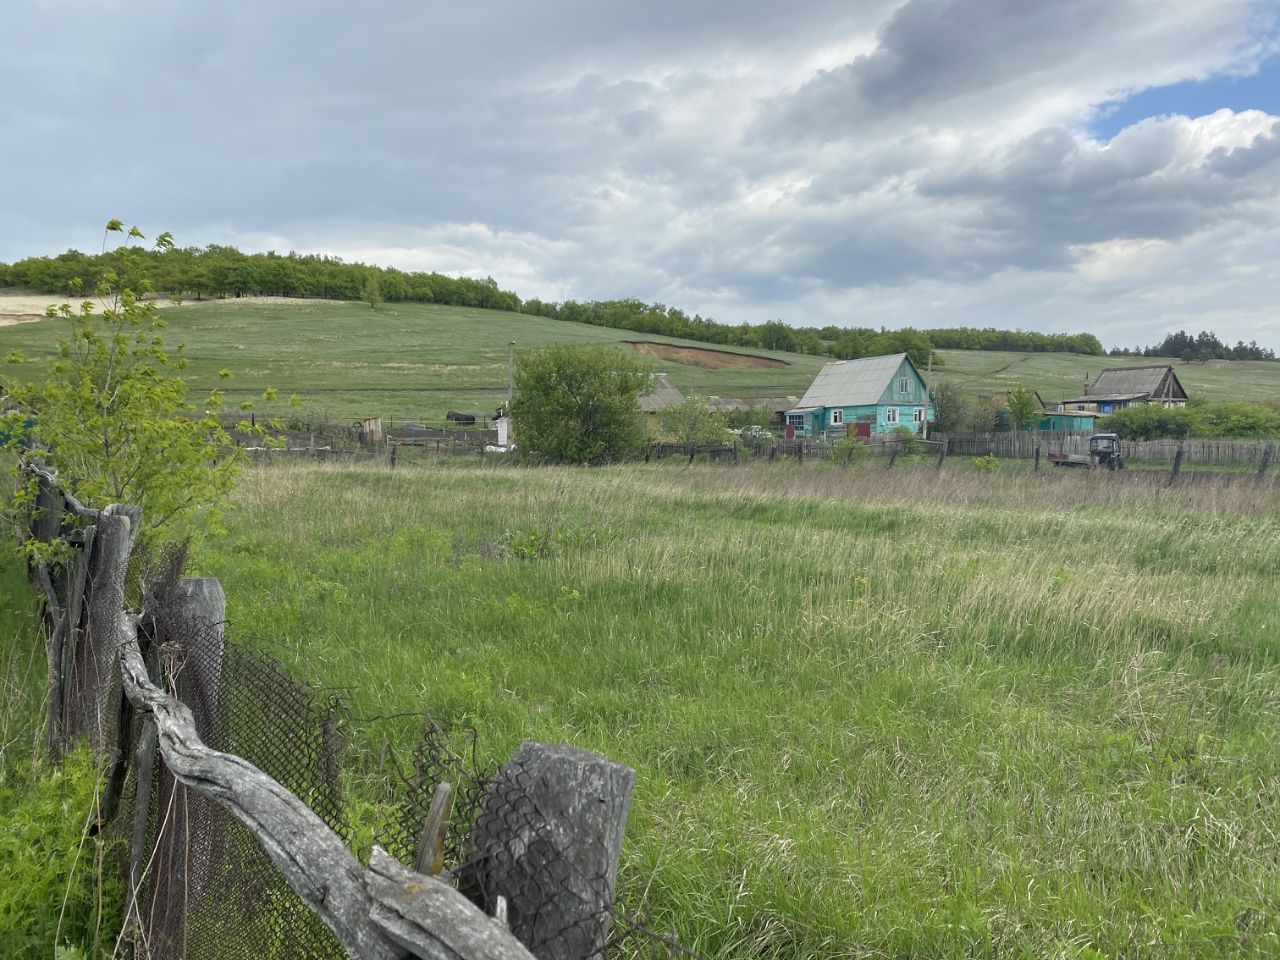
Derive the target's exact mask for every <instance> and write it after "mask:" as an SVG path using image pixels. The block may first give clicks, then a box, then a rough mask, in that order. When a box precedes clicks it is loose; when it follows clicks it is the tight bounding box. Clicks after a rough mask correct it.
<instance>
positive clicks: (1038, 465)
mask: <svg viewBox="0 0 1280 960" xmlns="http://www.w3.org/2000/svg"><path fill="white" fill-rule="evenodd" d="M1039 472H1040V444H1038V443H1037V444H1036V473H1039Z"/></svg>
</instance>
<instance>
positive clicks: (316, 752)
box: [111, 553, 691, 960]
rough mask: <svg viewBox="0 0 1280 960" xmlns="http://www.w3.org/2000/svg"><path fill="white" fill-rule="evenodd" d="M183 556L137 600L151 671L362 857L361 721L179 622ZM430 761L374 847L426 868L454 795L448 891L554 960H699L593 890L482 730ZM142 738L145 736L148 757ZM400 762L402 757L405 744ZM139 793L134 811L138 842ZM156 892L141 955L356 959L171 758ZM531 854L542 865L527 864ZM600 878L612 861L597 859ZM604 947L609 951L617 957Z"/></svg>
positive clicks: (146, 897) (450, 739) (157, 771)
mask: <svg viewBox="0 0 1280 960" xmlns="http://www.w3.org/2000/svg"><path fill="white" fill-rule="evenodd" d="M182 560H183V558H182V556H181V554H180V553H177V554H174V553H169V554H164V555H159V556H151V557H144V558H142V560H140V561H139V563H138V564H137V565H136V566H134V567H133V568H131V569H132V573H131V574H130V582H129V583H128V584H127V585H126V593H127V594H129V595H130V596H131V597H132V598H134V599H136V600H137V601H138V602H139V603H141V604H145V605H146V607H147V609H148V610H150V611H152V612H153V619H154V629H153V630H152V631H151V636H150V638H149V642H148V643H146V644H145V646H146V648H147V652H146V656H147V659H148V667H149V670H150V672H151V674H152V677H153V679H154V680H155V681H156V682H157V683H158V684H159V685H161V686H163V687H164V688H165V689H167V690H168V691H169V692H171V693H172V694H173V695H175V696H176V697H178V699H180V700H182V701H183V702H184V703H186V704H187V705H188V706H189V707H190V708H191V710H192V713H193V717H194V719H195V723H196V728H197V731H198V732H199V734H200V736H201V738H202V739H203V740H204V741H205V743H206V744H208V745H209V746H211V747H213V748H214V749H217V750H221V751H224V752H228V753H233V754H236V755H238V756H240V757H243V758H244V759H245V760H248V761H249V762H250V763H252V764H254V765H255V766H257V767H258V768H260V769H261V770H263V771H264V772H266V773H267V774H269V775H270V776H272V777H273V778H275V779H276V780H277V781H279V782H280V783H281V784H282V785H283V786H285V787H286V788H288V789H289V790H290V791H292V792H293V793H294V794H296V795H297V796H298V797H299V798H301V799H302V800H303V801H304V802H305V803H306V804H307V805H308V806H309V807H310V808H311V809H312V810H313V811H314V812H315V813H316V814H317V816H319V817H320V819H321V820H323V821H324V822H325V823H326V824H327V825H328V826H329V827H330V828H331V829H333V830H334V831H335V833H337V835H338V836H339V837H341V838H342V839H343V840H344V841H345V842H346V843H347V844H348V846H351V845H352V844H353V842H354V837H353V830H352V827H351V825H350V822H349V818H348V815H347V808H346V806H345V800H346V798H345V796H344V790H343V782H344V774H350V775H351V776H350V777H347V778H345V779H354V780H359V779H360V778H361V777H362V776H363V775H365V774H367V773H368V771H367V770H363V769H360V767H361V765H362V764H364V765H367V764H368V760H367V756H366V757H365V759H364V760H362V759H361V758H360V755H359V752H358V751H356V750H352V749H349V747H350V743H349V740H350V739H351V738H350V737H349V736H348V735H347V734H346V733H344V731H349V730H351V729H352V728H353V725H357V724H358V723H359V722H360V721H359V719H358V718H354V717H352V716H351V714H350V712H349V710H348V709H347V707H346V705H345V704H344V702H343V701H342V699H341V697H340V696H339V695H338V694H337V692H335V691H333V690H331V689H327V688H323V687H319V686H316V685H313V684H308V683H304V682H300V681H298V680H296V679H294V678H293V677H291V676H289V674H288V673H287V671H286V670H285V668H284V667H283V666H282V664H281V663H280V662H279V661H278V660H276V659H275V658H273V657H271V656H270V655H268V654H267V653H264V652H263V651H262V649H260V647H261V643H260V642H256V643H255V644H254V645H253V646H250V645H248V644H243V643H240V642H236V641H235V640H233V639H232V638H230V637H229V636H228V635H227V631H226V628H225V625H224V624H214V625H209V624H203V625H200V624H193V623H192V622H190V621H188V620H184V619H183V618H182V616H180V615H179V614H177V613H175V612H174V604H173V600H172V598H173V597H174V596H175V595H176V591H177V588H178V584H179V577H180V574H181V569H182ZM420 723H421V726H420V728H419V729H418V731H417V732H416V734H415V735H414V736H413V742H414V747H413V749H412V752H411V753H410V754H409V755H408V756H407V757H406V758H405V761H404V765H403V767H402V765H401V763H400V762H399V761H398V759H397V758H396V757H395V756H394V754H392V756H391V768H392V773H393V775H392V776H390V777H384V778H383V780H384V782H385V783H386V784H387V788H386V789H387V793H386V795H385V796H384V797H382V798H381V803H382V805H383V807H384V809H385V810H387V811H389V814H390V815H389V816H387V817H386V818H385V821H384V822H385V826H384V827H383V828H382V829H381V830H380V831H378V832H377V833H376V834H375V836H374V838H373V839H374V842H376V843H379V844H380V845H382V846H383V847H384V848H385V849H387V851H388V852H389V853H391V854H392V855H393V856H396V857H397V858H398V859H400V860H401V861H402V862H404V863H406V864H408V865H410V866H412V865H413V863H414V859H415V855H416V854H417V850H418V847H419V844H420V843H421V841H422V832H423V828H424V824H425V822H426V819H427V812H428V809H429V807H430V805H431V801H432V797H433V796H434V794H435V790H436V788H437V786H438V785H439V784H440V783H442V782H448V783H450V784H451V785H452V786H453V788H454V802H453V806H452V812H451V816H450V818H449V828H448V830H447V832H446V834H445V837H444V858H443V866H444V868H445V869H444V873H443V874H442V875H441V879H443V880H445V881H446V882H453V883H454V884H456V886H457V887H458V889H459V890H460V892H462V893H463V894H464V895H466V896H467V897H469V898H470V899H471V900H472V901H473V902H474V903H476V905H477V906H479V907H480V908H481V909H483V910H485V912H486V913H488V914H490V915H492V914H494V913H495V911H496V910H497V900H496V897H497V895H498V894H499V893H501V894H502V895H503V896H504V898H505V899H506V900H507V902H508V903H509V904H510V905H511V906H510V909H509V913H508V921H509V924H510V927H511V930H512V932H513V933H514V934H515V935H516V936H517V937H518V938H519V939H520V940H521V941H522V942H524V943H525V945H526V946H528V947H529V948H530V950H531V952H532V953H533V954H534V955H535V956H537V957H540V958H544V957H545V958H551V957H556V958H583V960H585V958H587V957H592V958H595V957H602V956H603V957H663V956H678V955H691V954H689V953H688V951H685V950H683V949H682V948H680V947H679V946H678V945H676V944H675V942H674V940H672V939H671V938H668V937H664V936H660V935H657V934H654V933H651V932H650V931H648V930H647V929H646V928H645V927H644V925H643V924H642V923H639V922H638V921H637V920H636V919H635V918H634V917H632V916H630V915H629V914H626V913H625V912H624V911H622V910H621V909H619V908H618V906H617V905H616V904H615V901H614V896H613V894H614V891H613V887H612V883H611V879H610V878H609V877H607V876H605V875H604V873H603V872H602V871H599V870H598V871H596V872H595V873H592V874H585V873H583V871H582V870H580V869H579V868H578V867H577V866H576V863H577V862H578V858H577V856H576V855H577V854H580V853H582V852H583V851H582V850H581V849H578V848H576V847H575V843H578V841H576V840H575V839H574V837H573V836H572V830H569V831H568V832H566V830H565V827H564V825H563V823H561V824H560V825H558V826H557V825H555V824H554V823H552V822H549V821H548V818H547V817H546V816H545V815H544V812H543V811H542V810H540V809H539V805H538V802H537V800H536V795H537V793H538V791H537V789H536V788H537V786H538V785H537V784H533V783H529V782H526V781H525V780H524V779H522V778H521V777H520V776H515V777H510V776H505V777H504V776H501V775H499V774H498V772H497V771H494V770H492V769H484V768H482V766H481V765H479V764H478V763H477V761H476V733H475V731H474V729H472V728H470V727H467V726H461V725H454V724H451V723H449V722H447V721H445V720H442V719H440V718H436V717H431V716H425V715H423V716H421V717H420ZM139 738H140V724H136V723H135V724H134V729H133V731H132V743H131V745H130V746H129V749H130V751H131V755H132V751H133V750H135V749H136V746H137V743H138V741H139ZM388 750H390V746H389V744H388ZM139 789H140V785H139V784H138V783H137V775H136V770H135V772H134V773H132V774H131V789H130V790H129V791H128V792H127V795H126V798H125V802H124V803H122V804H121V806H120V811H119V814H118V815H117V818H116V823H114V824H113V825H112V826H111V829H113V830H114V831H115V832H116V833H117V835H125V836H127V835H128V833H129V826H130V823H131V821H132V819H133V816H134V810H135V805H136V803H137V798H138V791H139ZM148 792H149V803H148V805H147V811H146V817H147V821H146V831H145V835H146V841H145V844H144V847H143V849H142V850H141V851H134V854H135V856H137V855H139V854H140V855H141V863H142V864H143V866H144V870H143V873H142V878H143V882H142V885H141V889H140V892H139V895H138V897H137V900H136V904H135V908H134V909H133V911H132V918H131V920H132V922H131V924H130V925H129V930H130V937H131V941H132V945H133V948H134V955H135V956H136V957H140V958H149V960H170V958H184V960H241V958H243V960H250V958H253V960H257V958H261V957H289V958H300V960H313V958H314V960H328V958H339V957H343V956H345V953H344V951H343V950H342V948H341V946H340V944H339V943H338V941H337V939H336V938H335V937H334V935H333V934H332V933H331V932H330V931H329V930H328V928H327V927H325V926H324V924H323V923H322V922H321V921H320V920H319V919H318V918H317V917H316V916H315V915H314V914H313V913H311V911H310V910H309V909H308V908H307V907H306V906H305V905H304V904H303V902H302V901H301V900H300V899H299V898H298V897H297V896H296V895H295V894H294V893H293V892H292V890H290V888H289V887H288V884H287V883H286V882H285V880H284V877H283V875H282V874H281V873H280V872H279V871H278V870H277V869H276V867H275V865H274V864H273V863H272V862H271V860H270V858H269V857H268V856H267V854H266V853H265V852H264V851H263V850H262V848H261V846H260V845H259V844H258V842H257V841H256V840H255V839H254V838H253V836H252V835H251V834H250V833H249V832H248V830H247V829H245V828H244V827H243V826H242V825H241V824H240V823H239V822H238V821H237V820H235V819H234V818H233V817H231V816H230V815H229V814H227V813H226V812H225V811H224V810H223V809H222V808H221V807H220V806H218V805H217V804H216V803H214V802H213V801H211V800H209V799H206V798H205V797H203V796H201V795H200V794H199V793H197V792H195V791H193V790H189V789H188V788H186V787H184V786H183V785H181V784H179V783H177V782H176V781H175V780H174V778H173V777H172V775H171V774H170V773H169V772H168V770H167V769H166V768H165V766H164V763H163V759H162V758H161V756H160V755H159V753H158V752H157V753H156V755H155V764H154V768H153V773H152V776H151V777H150V779H149V791H148V790H146V789H145V788H144V789H143V793H144V795H145V794H146V793H148ZM525 854H531V855H532V856H526V855H525ZM587 859H588V861H589V862H592V863H602V862H604V860H605V859H606V858H602V857H599V856H590V857H588V858H587ZM602 945H603V949H602Z"/></svg>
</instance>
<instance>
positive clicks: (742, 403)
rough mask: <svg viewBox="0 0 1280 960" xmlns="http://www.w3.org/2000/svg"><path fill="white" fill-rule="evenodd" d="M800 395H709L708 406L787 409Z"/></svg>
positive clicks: (717, 407)
mask: <svg viewBox="0 0 1280 960" xmlns="http://www.w3.org/2000/svg"><path fill="white" fill-rule="evenodd" d="M798 399H799V398H798V397H707V406H708V407H710V408H711V409H712V410H721V411H729V410H757V409H763V410H785V409H786V408H787V407H789V406H791V405H792V404H794V403H795V402H796V401H797V400H798Z"/></svg>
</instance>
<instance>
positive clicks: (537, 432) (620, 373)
mask: <svg viewBox="0 0 1280 960" xmlns="http://www.w3.org/2000/svg"><path fill="white" fill-rule="evenodd" d="M515 380H516V393H515V398H514V400H513V401H512V404H511V414H512V417H513V418H514V420H515V425H516V439H517V442H518V443H519V447H520V450H521V451H522V453H523V454H525V455H527V456H532V457H535V458H538V459H541V460H546V461H549V462H552V463H591V464H600V463H618V462H620V461H624V460H634V459H636V458H638V457H639V456H641V455H642V454H643V453H644V448H645V443H646V428H645V423H644V419H643V415H642V414H641V413H640V396H641V394H642V393H644V392H645V391H646V390H648V389H649V383H650V367H649V366H648V364H646V363H643V362H641V361H640V360H637V359H635V358H634V357H633V356H631V355H630V354H626V353H623V352H622V351H620V350H610V349H608V348H606V347H579V346H572V345H568V344H558V345H556V346H551V347H544V348H543V349H541V350H535V351H532V352H530V353H526V354H522V355H521V356H520V359H519V362H518V364H517V366H516V377H515Z"/></svg>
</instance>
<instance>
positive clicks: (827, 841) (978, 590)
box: [193, 463, 1280, 960]
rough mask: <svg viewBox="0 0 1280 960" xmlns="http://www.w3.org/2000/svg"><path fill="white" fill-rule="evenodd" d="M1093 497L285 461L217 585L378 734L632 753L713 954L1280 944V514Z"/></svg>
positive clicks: (1201, 501)
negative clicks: (428, 730) (377, 720)
mask: <svg viewBox="0 0 1280 960" xmlns="http://www.w3.org/2000/svg"><path fill="white" fill-rule="evenodd" d="M1095 481H1096V478H1090V477H1088V476H1078V475H1064V476H1061V477H1054V478H1053V480H1052V481H1050V482H1046V481H1044V480H1039V481H1038V480H1036V479H1035V478H1034V477H1031V476H1027V475H1017V476H1006V475H1004V474H1000V475H998V476H996V477H986V476H982V475H979V474H976V473H965V472H963V471H948V472H946V473H944V474H942V475H938V474H936V473H934V472H933V471H931V470H927V469H921V470H919V471H911V470H905V471H898V472H895V473H894V474H893V483H891V484H890V483H887V482H886V474H885V473H884V471H883V469H882V468H881V467H879V466H871V467H868V468H866V469H856V468H855V469H851V470H849V471H840V470H838V469H827V468H824V467H823V466H821V465H818V464H812V465H809V466H807V467H805V468H802V469H801V468H797V467H795V466H794V465H785V466H784V465H781V464H779V465H774V466H769V465H764V464H761V465H757V466H740V467H737V468H723V469H721V468H717V467H714V466H695V467H693V468H684V467H680V466H675V465H656V464H655V465H652V466H637V467H628V468H609V469H600V470H590V471H586V470H573V469H539V470H521V469H516V468H511V467H492V466H488V467H486V466H483V465H474V464H467V465H461V464H448V463H442V464H438V465H435V466H431V467H426V468H411V469H400V470H397V471H395V472H389V471H386V470H383V469H378V468H352V467H324V466H309V467H308V466H302V467H285V468H280V467H277V468H263V469H259V470H256V471H254V472H252V473H250V474H249V476H248V477H247V479H246V481H245V483H244V484H243V486H242V488H241V489H240V491H239V492H238V493H237V495H236V505H235V508H234V510H233V511H232V513H231V516H230V518H229V535H228V536H227V537H226V538H224V539H221V540H215V541H208V542H206V543H205V544H204V545H203V546H202V547H200V548H199V550H198V552H197V554H196V555H195V556H194V557H193V563H194V566H195V567H196V568H197V572H200V573H204V574H211V575H216V576H219V577H221V578H222V581H223V584H224V586H225V588H226V591H227V595H228V598H229V615H230V616H231V618H232V622H233V630H234V631H235V632H236V633H238V634H239V635H240V636H241V637H242V638H243V637H245V636H246V635H254V636H258V637H261V638H264V639H265V640H266V641H269V642H270V643H271V645H272V648H273V650H275V651H276V652H277V653H278V652H280V651H281V650H284V651H286V659H287V661H288V663H289V665H290V667H291V669H293V670H295V671H296V672H298V673H299V674H301V675H304V676H307V677H314V678H317V679H319V680H322V681H324V682H326V683H330V684H334V685H338V686H341V687H344V688H347V689H348V690H349V695H350V696H351V697H352V698H353V706H354V708H355V709H356V710H357V712H360V713H362V714H365V715H390V714H395V713H398V712H400V711H418V710H429V711H432V712H434V713H437V714H439V715H442V716H444V717H446V718H449V719H452V720H455V721H464V722H470V723H473V724H475V726H476V727H477V728H478V731H479V734H480V745H481V751H482V754H483V758H484V759H485V760H486V761H488V762H498V761H500V760H502V759H504V758H505V757H506V756H508V755H509V754H510V753H511V751H512V750H513V749H514V748H515V747H516V746H517V745H518V743H519V742H520V741H521V740H523V739H525V738H535V739H544V740H550V741H560V742H571V743H575V744H578V745H580V746H584V747H588V748H591V749H594V750H597V751H600V752H602V753H604V754H607V755H609V756H611V757H615V758H617V759H619V760H622V761H624V762H626V763H629V764H631V765H633V766H634V767H635V768H636V769H637V771H638V782H637V787H636V795H635V799H634V802H633V805H632V815H631V823H630V827H629V831H628V835H627V840H626V844H625V849H624V863H623V868H622V884H623V888H624V890H626V891H628V892H629V893H630V895H631V896H633V897H638V896H639V895H640V894H641V893H642V892H645V891H647V893H645V896H646V906H645V912H646V914H647V916H648V917H649V919H650V920H651V921H653V922H654V923H655V924H657V925H658V926H660V927H663V928H673V929H675V930H676V931H678V933H679V934H680V936H681V938H682V940H683V941H684V942H685V943H686V944H687V945H689V946H691V947H693V948H694V949H696V950H697V951H699V952H700V953H702V954H703V955H705V956H708V957H725V958H728V957H770V958H807V957H888V956H895V957H897V956H921V957H955V958H961V957H998V958H1010V960H1012V958H1018V960H1024V958H1059V957H1060V958H1102V957H1126V958H1139V957H1143V958H1146V957H1160V958H1166V957H1168V958H1180V957H1261V956H1274V955H1276V954H1277V953H1280V915H1278V914H1277V911H1276V910H1275V904H1276V903H1277V902H1280V838H1278V836H1277V830H1276V828H1277V824H1278V823H1280V753H1278V752H1277V750H1276V749H1275V747H1276V743H1277V742H1278V738H1280V672H1278V667H1280V633H1278V632H1277V629H1276V628H1277V622H1278V618H1280V601H1278V600H1277V594H1276V590H1275V583H1276V577H1277V574H1280V497H1278V496H1277V493H1276V490H1275V488H1273V487H1272V488H1266V489H1258V488H1252V487H1249V486H1247V485H1241V486H1238V487H1223V488H1217V487H1213V486H1209V485H1205V486H1196V487H1188V488H1185V489H1165V488H1163V487H1160V486H1155V485H1153V486H1150V487H1146V486H1136V485H1132V484H1126V485H1116V484H1106V483H1099V482H1095ZM543 545H545V548H543V549H539V548H542V547H543ZM406 736H408V733H407V732H406ZM406 745H407V744H406Z"/></svg>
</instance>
